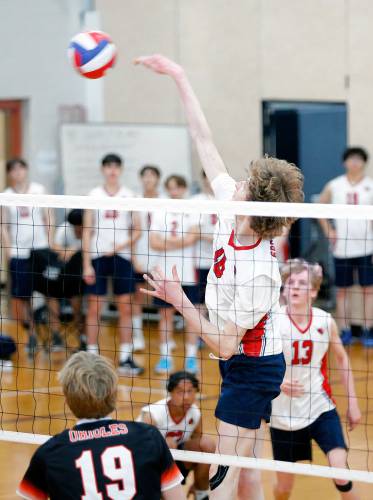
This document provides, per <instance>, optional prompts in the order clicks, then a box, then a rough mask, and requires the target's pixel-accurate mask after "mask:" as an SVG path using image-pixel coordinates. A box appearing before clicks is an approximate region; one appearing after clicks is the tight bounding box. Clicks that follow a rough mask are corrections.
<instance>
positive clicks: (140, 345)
mask: <svg viewBox="0 0 373 500" xmlns="http://www.w3.org/2000/svg"><path fill="white" fill-rule="evenodd" d="M133 350H134V352H137V351H144V350H145V339H144V333H143V332H142V331H141V330H135V331H134V332H133Z"/></svg>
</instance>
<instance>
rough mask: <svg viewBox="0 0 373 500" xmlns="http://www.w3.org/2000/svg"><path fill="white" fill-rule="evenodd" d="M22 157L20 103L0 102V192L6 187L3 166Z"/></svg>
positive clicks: (12, 101)
mask: <svg viewBox="0 0 373 500" xmlns="http://www.w3.org/2000/svg"><path fill="white" fill-rule="evenodd" d="M16 156H22V101H18V100H17V101H16V100H9V101H8V100H6V101H2V100H0V191H3V190H4V188H5V187H6V172H5V164H6V162H7V160H9V159H10V158H12V157H16Z"/></svg>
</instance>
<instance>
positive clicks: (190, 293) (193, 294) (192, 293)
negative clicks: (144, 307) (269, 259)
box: [153, 285, 199, 308]
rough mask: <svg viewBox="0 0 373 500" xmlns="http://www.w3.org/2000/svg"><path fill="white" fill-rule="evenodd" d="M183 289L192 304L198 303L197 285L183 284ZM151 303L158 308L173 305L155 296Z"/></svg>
mask: <svg viewBox="0 0 373 500" xmlns="http://www.w3.org/2000/svg"><path fill="white" fill-rule="evenodd" d="M183 290H184V292H185V295H186V296H187V297H188V299H189V300H190V301H191V303H192V304H199V302H198V300H199V291H198V286H197V285H183ZM153 304H154V305H155V306H157V307H160V308H169V307H173V306H172V305H171V304H169V303H168V302H165V301H164V300H161V299H158V298H157V297H155V298H154V300H153Z"/></svg>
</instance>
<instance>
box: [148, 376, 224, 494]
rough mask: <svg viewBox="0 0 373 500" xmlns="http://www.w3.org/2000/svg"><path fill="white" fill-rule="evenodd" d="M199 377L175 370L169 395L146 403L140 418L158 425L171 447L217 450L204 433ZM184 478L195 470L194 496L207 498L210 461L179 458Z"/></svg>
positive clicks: (205, 450) (168, 386)
mask: <svg viewBox="0 0 373 500" xmlns="http://www.w3.org/2000/svg"><path fill="white" fill-rule="evenodd" d="M198 390H199V383H198V379H197V378H196V377H195V376H194V375H193V374H192V373H188V372H183V371H180V372H175V373H173V374H172V375H171V376H170V378H169V380H168V382H167V391H168V393H169V396H168V397H167V398H166V399H162V400H161V401H157V402H156V403H152V404H150V405H149V406H144V408H142V409H141V413H140V416H139V418H138V421H140V422H145V423H147V424H152V425H155V427H157V429H158V430H159V431H160V433H161V434H162V436H163V437H164V438H165V439H166V442H167V444H168V446H169V447H170V448H177V449H179V450H180V449H181V450H189V451H203V452H206V453H214V451H215V443H214V441H213V440H212V439H211V438H210V437H208V436H203V435H202V422H201V412H200V410H199V408H198V406H197V405H196V403H195V401H196V395H197V392H198ZM177 465H178V467H179V469H180V471H181V472H182V474H183V476H184V478H186V477H187V475H188V474H189V472H190V471H191V470H193V472H194V486H193V491H194V495H195V500H206V499H207V498H208V494H209V491H208V490H209V465H206V464H193V463H190V462H177Z"/></svg>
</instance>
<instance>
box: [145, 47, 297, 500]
mask: <svg viewBox="0 0 373 500" xmlns="http://www.w3.org/2000/svg"><path fill="white" fill-rule="evenodd" d="M136 62H137V63H138V64H143V65H144V66H145V67H147V68H149V69H152V70H153V71H155V72H157V73H163V74H168V75H170V76H171V77H172V78H173V79H174V81H175V83H176V85H177V88H178V90H179V93H180V96H181V99H182V102H183V104H184V108H185V111H186V115H187V119H188V123H189V128H190V133H191V136H192V138H193V140H194V142H195V145H196V148H197V150H198V152H199V156H200V159H201V162H202V166H203V168H204V170H205V172H206V175H207V177H208V179H209V181H210V183H211V187H212V189H213V191H214V194H215V197H216V198H218V199H221V200H232V199H233V200H241V201H244V200H254V201H259V200H260V201H284V202H285V201H286V202H294V201H297V202H300V201H302V200H303V191H302V187H303V176H302V174H301V173H300V171H299V170H298V169H297V168H296V167H295V166H293V165H290V164H288V163H287V162H286V161H283V160H277V159H275V158H263V159H261V160H257V161H255V162H253V163H252V164H251V169H250V177H249V179H247V180H246V181H242V182H238V183H236V182H235V181H234V180H233V179H232V178H231V177H230V176H229V175H228V173H227V170H226V167H225V165H224V163H223V160H222V158H221V156H220V155H219V153H218V151H217V149H216V146H215V144H214V143H213V140H212V135H211V131H210V129H209V126H208V124H207V122H206V119H205V116H204V114H203V112H202V109H201V107H200V104H199V102H198V100H197V98H196V96H195V94H194V92H193V89H192V87H191V85H190V83H189V81H188V79H187V77H186V75H185V73H184V70H183V69H182V68H181V67H180V66H179V65H177V64H176V63H174V62H172V61H170V60H169V59H167V58H165V57H164V56H160V55H156V56H150V57H141V58H139V59H138V60H137V61H136ZM292 221H293V219H289V218H280V217H248V216H236V217H220V218H219V221H218V224H217V233H216V235H215V239H214V264H213V267H212V268H211V270H210V273H209V276H208V284H207V290H206V305H207V307H208V309H209V314H210V320H211V321H210V322H209V321H208V320H207V319H205V318H204V317H203V316H202V315H201V314H199V312H198V310H197V309H196V308H195V307H193V304H191V302H190V301H188V299H187V297H186V296H185V294H184V293H183V292H182V288H181V286H180V284H179V282H178V274H177V271H176V267H174V269H173V281H171V280H169V279H166V278H165V276H164V274H163V273H162V272H161V271H160V270H159V269H158V270H156V271H155V272H154V273H153V279H151V278H148V281H149V283H150V284H151V285H152V286H153V288H154V291H153V292H148V293H150V294H152V295H153V296H156V297H161V298H163V299H165V300H167V301H168V302H170V303H172V304H173V306H174V307H175V308H176V309H178V310H179V311H180V312H181V314H183V316H184V318H185V319H186V320H187V321H188V322H190V325H191V327H193V330H194V331H195V332H198V334H199V335H200V336H201V337H202V339H203V340H204V341H205V342H206V343H207V344H208V345H209V347H210V348H212V349H213V351H214V352H215V353H216V354H217V355H218V356H220V357H221V358H223V359H222V360H221V361H220V371H221V375H222V379H223V381H222V386H221V394H220V398H219V401H218V405H217V408H216V412H215V415H216V416H217V417H218V418H219V419H220V423H219V427H218V433H219V439H218V444H217V450H218V452H219V453H222V454H225V453H226V454H230V455H239V456H260V447H261V443H262V442H263V439H262V429H263V427H264V426H263V421H267V422H268V421H269V418H270V414H271V402H272V400H273V399H274V398H275V397H276V396H278V394H279V393H280V385H281V383H282V380H283V376H284V373H285V362H284V357H283V354H282V344H281V337H280V332H279V329H278V325H277V322H276V318H275V313H277V312H278V309H279V295H280V287H281V279H280V273H279V269H278V263H277V260H276V257H275V252H274V246H273V244H272V243H271V241H270V240H271V238H273V237H275V236H278V235H280V234H281V233H282V230H283V227H284V226H285V227H286V226H289V225H290V224H291V223H292ZM240 476H241V477H240ZM239 481H240V492H241V494H242V498H254V497H255V498H263V494H262V489H261V484H260V476H259V475H258V473H256V472H253V471H247V472H245V473H241V471H240V469H237V468H236V467H234V468H229V467H226V466H219V467H217V466H211V468H210V488H211V495H210V498H214V499H217V498H219V499H220V498H221V499H224V500H227V499H233V498H237V489H238V483H239Z"/></svg>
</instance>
